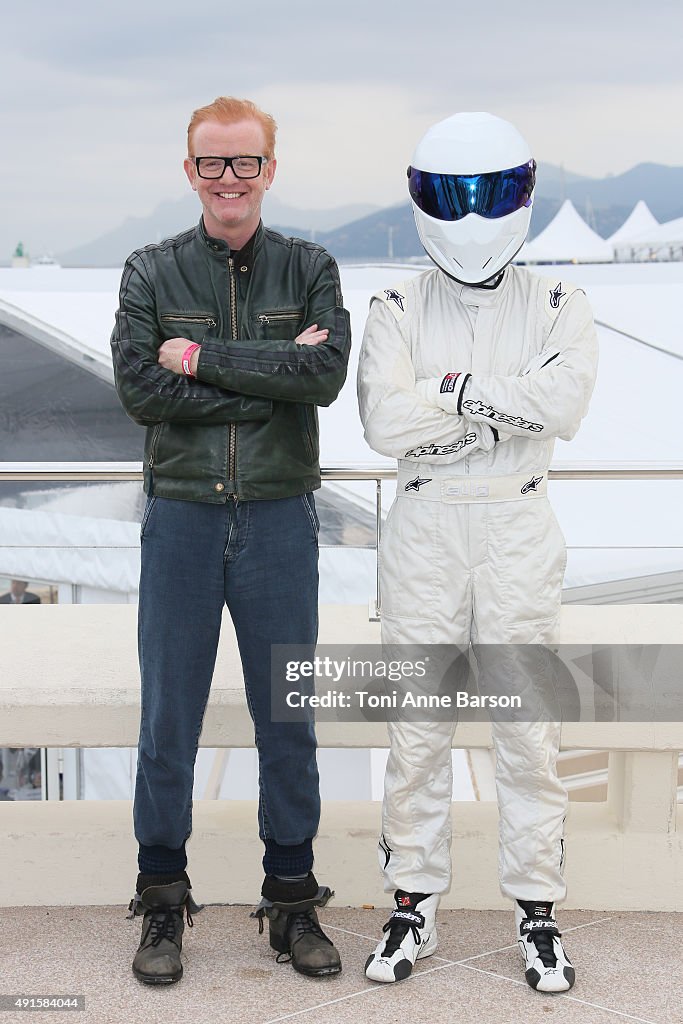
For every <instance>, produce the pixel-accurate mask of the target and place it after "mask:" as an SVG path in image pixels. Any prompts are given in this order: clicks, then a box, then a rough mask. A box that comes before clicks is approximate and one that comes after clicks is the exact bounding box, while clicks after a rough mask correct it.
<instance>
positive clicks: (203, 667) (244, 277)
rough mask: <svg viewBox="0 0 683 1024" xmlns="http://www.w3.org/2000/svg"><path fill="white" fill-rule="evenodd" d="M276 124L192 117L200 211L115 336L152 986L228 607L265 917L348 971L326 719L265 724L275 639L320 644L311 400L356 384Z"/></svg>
mask: <svg viewBox="0 0 683 1024" xmlns="http://www.w3.org/2000/svg"><path fill="white" fill-rule="evenodd" d="M275 131H276V125H275V121H274V120H273V118H272V117H271V116H270V115H269V114H266V113H264V112H263V111H261V110H259V109H258V107H256V106H255V105H254V104H253V103H251V102H249V101H247V100H238V99H234V98H231V97H220V98H219V99H217V100H216V101H215V102H214V103H211V104H209V105H208V106H206V107H202V108H201V109H199V110H197V111H195V112H194V114H193V115H192V119H191V121H190V125H189V128H188V155H187V159H186V160H185V172H186V174H187V177H188V179H189V182H190V184H191V186H192V188H193V189H194V190H195V191H196V192H197V195H198V197H199V199H200V202H201V204H202V210H203V212H202V218H201V220H200V222H199V224H198V226H197V227H194V228H192V229H191V230H189V231H185V232H183V233H182V234H180V235H177V236H176V237H174V238H169V239H166V240H165V241H163V242H161V243H160V244H157V245H149V246H146V247H145V248H144V249H139V250H137V251H136V252H134V253H133V254H132V255H131V256H130V257H129V259H128V260H127V262H126V265H125V269H124V272H123V278H122V283H121V295H120V307H119V310H118V313H117V319H116V327H115V329H114V334H113V336H112V349H113V359H114V368H115V375H116V385H117V389H118V392H119V396H120V398H121V401H122V403H123V405H124V408H125V409H126V411H127V413H128V414H129V415H130V416H131V417H132V418H133V419H134V420H135V422H137V423H139V424H141V425H143V426H145V427H146V428H147V436H146V443H145V463H144V466H145V492H146V494H147V505H146V508H145V512H144V516H143V519H142V526H141V538H142V566H141V578H140V611H139V654H140V669H141V679H142V717H141V727H140V741H139V747H138V772H137V781H136V791H135V805H134V819H135V835H136V838H137V840H138V843H139V854H138V864H139V875H138V881H137V887H136V890H137V891H136V896H135V898H134V900H133V902H132V905H131V907H132V910H133V912H134V913H139V914H143V915H144V922H143V928H142V939H141V942H140V947H139V949H138V952H137V954H136V956H135V960H134V961H133V970H134V972H135V974H136V976H137V977H138V978H139V979H140V980H141V981H144V982H147V983H150V984H165V983H171V982H174V981H177V980H178V979H179V978H180V976H181V974H182V970H183V968H182V964H181V961H180V949H181V938H182V932H183V928H184V916H183V915H184V911H185V910H188V911H189V910H192V909H196V905H195V904H194V901H193V900H192V897H191V895H190V880H189V877H188V875H187V873H186V867H187V856H186V851H185V843H186V840H187V839H188V838H189V836H190V832H191V825H192V822H191V813H192V786H193V771H194V761H195V757H196V753H197V746H198V743H199V734H200V731H201V726H202V719H203V716H204V711H205V708H206V703H207V699H208V696H209V689H210V685H211V678H212V673H213V668H214V663H215V658H216V649H217V645H218V637H219V632H220V624H221V613H222V610H223V605H224V604H227V606H228V609H229V611H230V615H231V617H232V621H233V624H234V627H235V632H236V634H237V642H238V645H239V649H240V655H241V659H242V667H243V672H244V683H245V688H246V694H247V703H248V706H249V711H250V713H251V716H252V718H253V721H254V731H255V740H256V746H257V749H258V755H259V810H258V822H259V834H260V837H261V839H262V841H263V843H264V845H265V854H264V857H263V867H264V871H265V875H266V877H265V881H264V883H263V888H262V897H263V899H262V902H261V905H260V907H259V911H258V913H259V915H260V917H261V920H262V917H263V916H264V915H265V916H267V917H268V918H269V925H270V944H271V946H272V947H273V948H274V949H276V950H277V951H278V952H279V953H288V954H290V959H291V962H292V964H293V966H294V967H295V968H296V969H297V970H298V971H300V972H301V973H303V974H307V975H314V976H318V975H327V974H335V973H337V972H338V971H340V970H341V963H340V959H339V954H338V953H337V950H336V949H335V948H334V945H333V944H332V942H331V941H330V940H329V939H328V938H327V937H326V936H325V935H324V933H323V932H322V930H321V929H320V925H319V923H318V918H317V915H316V910H315V907H316V906H322V905H324V903H326V902H327V900H328V899H329V897H330V895H331V893H330V890H329V889H327V888H326V887H319V886H318V883H317V881H316V879H315V876H314V875H313V873H312V870H311V868H312V865H313V850H312V840H313V837H314V836H315V834H316V832H317V829H318V821H319V815H320V797H319V787H318V771H317V766H316V757H315V750H316V741H315V732H314V726H313V721H312V720H309V721H305V722H297V723H289V722H288V723H279V722H273V721H271V714H270V703H271V646H272V645H273V644H303V645H305V646H306V647H308V648H310V650H311V652H312V651H313V649H314V647H315V643H316V639H317V625H318V611H317V598H318V562H317V558H318V537H317V534H318V520H317V515H316V511H315V504H314V501H313V495H312V493H311V492H312V491H313V490H314V489H316V488H317V487H319V486H320V469H319V465H318V453H319V444H318V422H317V411H316V406H319V405H322V406H326V405H329V404H330V403H331V402H333V401H334V399H335V398H336V396H337V394H338V392H339V390H340V388H341V386H342V384H343V383H344V378H345V375H346V365H347V361H348V354H349V344H350V340H349V334H350V332H349V317H348V313H347V312H346V311H345V310H344V308H343V305H342V295H341V289H340V284H339V274H338V271H337V267H336V264H335V262H334V260H333V259H332V257H331V256H330V255H329V254H328V253H327V252H326V251H325V250H324V249H323V248H321V247H320V246H319V245H314V244H313V243H310V242H305V241H302V240H301V239H297V238H284V237H283V236H282V235H280V234H278V233H277V232H274V231H270V230H269V229H267V228H264V227H263V224H262V222H261V204H262V202H263V197H264V195H265V192H266V190H267V189H269V188H270V186H271V185H272V182H273V177H274V174H275V168H276V160H275V152H274V147H275ZM188 923H189V924H191V923H192V919H191V917H190V914H189V912H188Z"/></svg>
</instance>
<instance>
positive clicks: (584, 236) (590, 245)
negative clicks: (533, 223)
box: [517, 199, 612, 263]
mask: <svg viewBox="0 0 683 1024" xmlns="http://www.w3.org/2000/svg"><path fill="white" fill-rule="evenodd" d="M611 259H612V247H611V246H610V245H609V243H608V242H606V241H605V240H604V238H601V237H600V235H598V234H597V233H596V232H595V231H593V230H592V229H591V228H589V227H588V225H587V224H586V222H585V220H583V219H582V218H581V217H580V216H579V214H578V213H577V212H576V207H575V206H574V204H573V203H572V201H571V199H566V200H565V201H564V203H563V204H562V206H561V207H560V209H559V210H558V211H557V213H556V214H555V217H554V218H553V219H552V220H551V222H550V224H548V226H547V227H546V228H545V229H544V230H543V231H541V233H540V235H537V236H536V238H534V239H533V241H531V242H527V243H526V245H524V246H523V247H522V250H521V252H520V254H519V256H518V257H517V262H519V261H524V262H530V263H602V262H607V261H610V260H611Z"/></svg>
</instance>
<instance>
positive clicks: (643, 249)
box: [615, 217, 683, 260]
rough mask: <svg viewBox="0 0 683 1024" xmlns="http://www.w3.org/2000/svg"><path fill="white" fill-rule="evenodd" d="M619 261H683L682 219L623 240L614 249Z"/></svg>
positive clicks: (659, 225)
mask: <svg viewBox="0 0 683 1024" xmlns="http://www.w3.org/2000/svg"><path fill="white" fill-rule="evenodd" d="M615 255H616V256H617V257H618V258H619V259H627V260H628V259H632V260H645V259H659V260H681V259H683V217H677V218H676V219H675V220H668V221H665V223H664V224H657V225H656V226H655V227H651V228H649V229H645V230H644V231H643V232H641V233H640V234H639V235H635V236H634V237H632V238H629V239H625V240H624V241H623V242H622V243H620V244H619V245H618V246H617V247H616V248H615Z"/></svg>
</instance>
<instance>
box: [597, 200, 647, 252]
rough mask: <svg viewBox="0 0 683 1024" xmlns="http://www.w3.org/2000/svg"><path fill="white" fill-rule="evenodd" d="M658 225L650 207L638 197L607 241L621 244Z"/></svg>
mask: <svg viewBox="0 0 683 1024" xmlns="http://www.w3.org/2000/svg"><path fill="white" fill-rule="evenodd" d="M658 227H659V221H658V220H657V219H656V217H655V216H654V215H653V214H652V212H651V210H650V207H649V206H648V205H647V203H646V202H645V200H644V199H639V200H638V202H637V203H636V205H635V206H634V207H633V209H632V210H631V213H630V214H629V216H628V217H627V218H626V220H625V221H624V223H623V224H622V225H621V227H620V228H619V229H618V230H617V231H615V232H614V234H613V235H610V237H609V238H608V239H607V241H608V243H609V244H610V245H621V244H622V243H623V242H629V241H630V240H631V239H632V238H637V237H638V236H639V235H642V234H643V232H645V231H648V232H649V231H652V230H653V228H658Z"/></svg>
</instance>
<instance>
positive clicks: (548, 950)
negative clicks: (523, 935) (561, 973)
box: [527, 928, 560, 967]
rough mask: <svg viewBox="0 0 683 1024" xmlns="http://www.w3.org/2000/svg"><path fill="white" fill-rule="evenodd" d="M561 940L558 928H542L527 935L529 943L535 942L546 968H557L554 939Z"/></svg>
mask: <svg viewBox="0 0 683 1024" xmlns="http://www.w3.org/2000/svg"><path fill="white" fill-rule="evenodd" d="M555 936H557V937H558V938H559V936H560V933H559V932H558V930H557V928H542V929H539V930H538V931H532V932H531V933H530V934H529V935H527V942H533V944H534V946H535V947H536V951H537V953H538V958H539V960H540V961H541V963H542V964H543V966H544V967H557V957H556V955H555V943H554V938H555Z"/></svg>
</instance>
